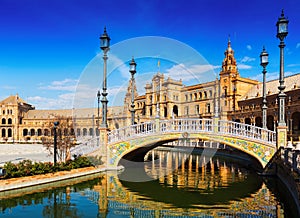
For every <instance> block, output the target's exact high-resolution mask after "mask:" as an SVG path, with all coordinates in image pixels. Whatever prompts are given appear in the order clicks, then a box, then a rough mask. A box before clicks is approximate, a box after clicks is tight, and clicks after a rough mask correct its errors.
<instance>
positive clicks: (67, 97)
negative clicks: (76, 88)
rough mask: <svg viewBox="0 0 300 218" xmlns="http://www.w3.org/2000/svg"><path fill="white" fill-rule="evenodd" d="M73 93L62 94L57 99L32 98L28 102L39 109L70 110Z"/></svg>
mask: <svg viewBox="0 0 300 218" xmlns="http://www.w3.org/2000/svg"><path fill="white" fill-rule="evenodd" d="M73 96H74V94H73V93H68V94H62V95H59V96H58V97H57V98H46V97H42V96H31V97H28V98H27V100H28V102H29V103H30V104H32V105H33V106H35V107H36V108H37V109H70V108H71V105H72V102H73Z"/></svg>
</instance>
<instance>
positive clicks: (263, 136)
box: [218, 120, 276, 144]
mask: <svg viewBox="0 0 300 218" xmlns="http://www.w3.org/2000/svg"><path fill="white" fill-rule="evenodd" d="M218 132H219V133H221V134H222V133H224V134H229V135H235V136H242V137H245V138H252V139H257V140H262V141H265V142H268V143H270V144H275V143H276V133H275V132H274V131H271V130H267V129H263V128H260V127H257V126H253V125H249V124H244V123H237V122H233V121H225V120H219V121H218Z"/></svg>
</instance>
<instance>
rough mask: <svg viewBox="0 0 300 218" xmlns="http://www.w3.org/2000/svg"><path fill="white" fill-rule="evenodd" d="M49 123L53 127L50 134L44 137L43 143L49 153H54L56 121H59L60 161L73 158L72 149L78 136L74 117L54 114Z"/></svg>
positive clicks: (58, 148) (58, 152)
mask: <svg viewBox="0 0 300 218" xmlns="http://www.w3.org/2000/svg"><path fill="white" fill-rule="evenodd" d="M54 117H55V118H53V119H52V120H51V121H50V122H49V123H48V124H47V125H48V126H47V128H48V129H51V134H50V136H44V137H43V138H42V143H43V145H44V146H45V147H46V148H47V150H48V151H49V153H50V154H51V155H53V147H54V122H56V121H58V122H59V125H58V126H57V127H56V131H57V158H58V160H59V161H60V162H64V161H67V160H70V159H71V153H70V149H71V148H72V147H75V145H76V136H75V131H74V128H73V119H72V117H66V116H54Z"/></svg>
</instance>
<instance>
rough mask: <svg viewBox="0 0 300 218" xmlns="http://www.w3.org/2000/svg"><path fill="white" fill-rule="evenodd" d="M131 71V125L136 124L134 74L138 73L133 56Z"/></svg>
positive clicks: (130, 64)
mask: <svg viewBox="0 0 300 218" xmlns="http://www.w3.org/2000/svg"><path fill="white" fill-rule="evenodd" d="M129 66H130V67H129V72H130V73H131V108H130V112H131V125H134V113H135V109H134V74H135V73H136V63H135V61H134V58H133V57H132V60H131V62H130V63H129Z"/></svg>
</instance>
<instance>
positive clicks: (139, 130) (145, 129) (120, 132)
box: [108, 121, 156, 143]
mask: <svg viewBox="0 0 300 218" xmlns="http://www.w3.org/2000/svg"><path fill="white" fill-rule="evenodd" d="M155 132H156V123H155V121H150V122H145V123H139V124H135V125H131V126H126V127H123V128H120V129H114V130H112V131H110V132H109V133H108V143H113V142H117V141H121V140H126V139H130V138H132V137H136V136H139V135H149V134H153V133H155Z"/></svg>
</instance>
